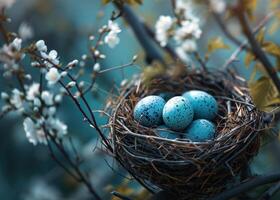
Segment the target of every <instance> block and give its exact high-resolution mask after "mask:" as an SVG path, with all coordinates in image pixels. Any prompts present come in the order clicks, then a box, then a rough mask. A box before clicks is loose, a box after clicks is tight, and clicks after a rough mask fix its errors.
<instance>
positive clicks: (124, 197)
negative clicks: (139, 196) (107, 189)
mask: <svg viewBox="0 0 280 200" xmlns="http://www.w3.org/2000/svg"><path fill="white" fill-rule="evenodd" d="M111 194H112V195H114V196H116V197H118V198H119V199H122V200H132V199H130V198H128V197H126V196H124V195H123V194H121V193H119V192H117V191H113V192H111Z"/></svg>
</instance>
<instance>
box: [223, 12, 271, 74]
mask: <svg viewBox="0 0 280 200" xmlns="http://www.w3.org/2000/svg"><path fill="white" fill-rule="evenodd" d="M273 15H274V12H272V13H270V14H268V15H267V16H265V17H264V19H263V20H262V21H261V22H260V23H259V24H258V25H257V26H256V27H255V28H254V30H253V34H256V33H258V32H259V31H260V30H261V29H262V28H263V27H264V26H265V25H266V24H267V22H268V21H269V20H270V19H271V17H272V16H273ZM247 44H248V41H247V40H246V41H244V42H242V44H241V45H240V46H239V47H238V48H237V49H236V50H235V51H234V52H233V54H232V55H231V56H230V58H229V59H227V60H226V62H225V64H224V65H223V67H222V68H223V69H226V68H227V67H228V66H230V65H231V64H232V63H233V62H234V61H236V59H237V57H238V55H239V54H240V53H241V52H242V51H243V50H244V48H245V46H246V45H247Z"/></svg>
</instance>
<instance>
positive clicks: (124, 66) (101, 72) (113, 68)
mask: <svg viewBox="0 0 280 200" xmlns="http://www.w3.org/2000/svg"><path fill="white" fill-rule="evenodd" d="M132 65H134V62H133V61H132V62H130V63H127V64H124V65H119V66H115V67H111V68H107V69H104V70H101V71H100V72H98V74H103V73H105V72H109V71H113V70H119V69H123V68H126V67H129V66H132Z"/></svg>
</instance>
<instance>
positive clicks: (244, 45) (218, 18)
mask: <svg viewBox="0 0 280 200" xmlns="http://www.w3.org/2000/svg"><path fill="white" fill-rule="evenodd" d="M212 15H213V17H214V19H215V20H216V22H217V23H218V25H219V26H220V28H221V29H222V31H223V33H224V34H225V36H226V37H227V38H228V39H230V40H231V41H232V42H233V43H235V44H236V45H237V46H243V47H242V48H243V49H246V50H247V51H251V49H250V47H248V46H247V43H246V44H244V43H243V42H241V41H239V40H238V39H237V38H235V37H234V36H233V35H232V34H231V32H230V31H229V30H228V28H227V27H226V26H225V24H224V23H223V21H222V19H221V17H220V15H219V14H217V13H215V12H213V11H212Z"/></svg>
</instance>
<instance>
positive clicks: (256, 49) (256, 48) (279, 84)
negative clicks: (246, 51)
mask: <svg viewBox="0 0 280 200" xmlns="http://www.w3.org/2000/svg"><path fill="white" fill-rule="evenodd" d="M237 13H238V15H237V16H238V18H239V21H240V24H241V26H242V28H243V32H244V35H245V36H246V37H247V39H248V42H249V43H250V45H251V47H252V51H253V53H254V54H255V56H256V58H257V59H258V60H259V61H260V62H261V63H262V64H263V66H264V68H265V70H266V72H267V73H268V75H269V76H270V78H271V79H272V81H273V83H274V85H275V86H276V88H277V90H278V92H280V80H279V79H278V77H277V74H276V71H275V70H274V67H273V66H272V64H271V63H270V61H269V60H268V58H267V56H266V54H265V53H264V52H263V50H262V48H261V46H260V45H259V43H258V42H257V40H256V39H255V36H254V34H253V32H252V30H251V28H250V26H249V23H248V19H247V18H246V16H245V12H244V8H243V5H242V1H241V2H239V7H238V8H237Z"/></svg>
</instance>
